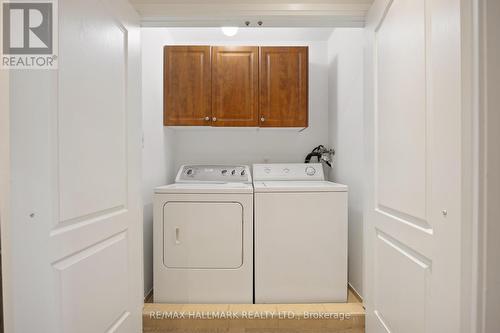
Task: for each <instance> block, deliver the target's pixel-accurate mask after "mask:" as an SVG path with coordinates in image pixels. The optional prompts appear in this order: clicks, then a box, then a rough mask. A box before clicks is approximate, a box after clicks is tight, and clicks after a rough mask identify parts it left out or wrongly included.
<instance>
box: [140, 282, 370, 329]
mask: <svg viewBox="0 0 500 333" xmlns="http://www.w3.org/2000/svg"><path fill="white" fill-rule="evenodd" d="M151 301H152V297H151V295H150V296H149V297H148V298H147V300H146V304H144V310H143V327H144V330H143V331H144V332H145V333H149V332H155V333H298V332H304V333H313V332H315V333H364V331H365V329H364V327H365V310H364V308H363V305H362V303H361V301H360V299H359V298H358V297H357V296H356V295H355V293H354V292H353V291H352V290H350V289H349V292H348V299H347V303H323V304H157V303H151Z"/></svg>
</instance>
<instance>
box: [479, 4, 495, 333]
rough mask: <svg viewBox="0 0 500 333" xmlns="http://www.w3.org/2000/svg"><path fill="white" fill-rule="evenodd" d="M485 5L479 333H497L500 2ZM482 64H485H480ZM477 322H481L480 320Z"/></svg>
mask: <svg viewBox="0 0 500 333" xmlns="http://www.w3.org/2000/svg"><path fill="white" fill-rule="evenodd" d="M483 4H484V6H485V8H484V9H485V13H486V17H485V21H486V22H485V25H484V26H483V28H484V29H485V31H484V33H485V34H486V36H485V39H484V43H485V45H484V46H485V47H486V49H485V50H484V52H485V54H483V56H485V58H483V59H481V64H482V65H485V66H486V67H484V69H485V73H484V75H485V81H484V82H483V84H484V87H483V88H484V94H485V95H484V96H485V99H486V100H485V104H484V107H485V108H486V111H485V115H484V119H482V120H483V122H484V123H483V126H484V127H483V128H482V130H484V131H485V133H484V137H483V139H484V146H483V149H484V150H485V151H484V154H485V156H484V158H485V160H484V164H485V165H484V169H483V170H484V175H483V177H484V178H483V181H484V183H483V188H482V190H483V191H484V192H483V193H482V194H484V195H485V196H486V198H485V199H486V202H484V206H483V207H484V209H485V211H484V216H483V218H484V220H485V224H486V225H485V226H484V229H483V240H484V243H481V244H482V245H483V251H484V258H482V259H483V262H482V263H481V264H482V269H483V274H484V275H483V276H482V278H483V281H482V282H483V284H484V285H483V290H481V291H480V292H482V293H483V295H482V298H483V311H484V313H483V315H484V317H483V318H481V319H482V320H483V323H482V326H483V327H482V332H498V331H499V330H500V316H499V313H500V261H499V260H498V254H499V253H500V241H499V238H500V223H498V222H499V220H500V208H499V205H498V202H499V199H500V173H499V170H500V151H499V149H498V142H499V141H500V134H499V133H500V132H499V128H500V112H499V110H500V95H499V93H498V92H499V91H500V66H499V63H498V59H499V58H500V38H499V37H498V32H499V31H500V23H499V21H498V17H499V15H500V2H498V1H497V0H488V1H484V2H483ZM483 61H484V62H485V63H483ZM481 319H480V320H481Z"/></svg>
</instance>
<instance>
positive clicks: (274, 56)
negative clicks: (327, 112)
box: [259, 47, 309, 127]
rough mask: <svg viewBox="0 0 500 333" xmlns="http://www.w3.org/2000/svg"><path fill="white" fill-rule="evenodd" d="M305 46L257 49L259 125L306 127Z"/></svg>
mask: <svg viewBox="0 0 500 333" xmlns="http://www.w3.org/2000/svg"><path fill="white" fill-rule="evenodd" d="M308 64H309V61H308V49H307V47H261V48H260V119H259V120H260V124H259V125H260V126H261V127H307V125H308V67H309V65H308Z"/></svg>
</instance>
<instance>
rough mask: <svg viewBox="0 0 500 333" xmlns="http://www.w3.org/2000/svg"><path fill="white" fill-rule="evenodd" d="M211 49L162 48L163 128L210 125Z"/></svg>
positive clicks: (190, 47)
mask: <svg viewBox="0 0 500 333" xmlns="http://www.w3.org/2000/svg"><path fill="white" fill-rule="evenodd" d="M210 62H211V59H210V46H165V49H164V68H163V70H164V93H163V96H164V97H163V98H164V113H163V122H164V125H165V126H203V125H210V119H211V83H210V80H211V78H210V75H211V73H210V67H211V65H210Z"/></svg>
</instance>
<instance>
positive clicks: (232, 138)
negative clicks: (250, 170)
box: [143, 28, 331, 168]
mask: <svg viewBox="0 0 500 333" xmlns="http://www.w3.org/2000/svg"><path fill="white" fill-rule="evenodd" d="M330 31H331V30H328V29H252V28H248V29H242V30H240V32H239V33H238V34H237V35H236V36H235V37H232V38H228V37H225V36H224V35H223V34H222V32H221V30H220V29H218V28H205V29H161V28H150V29H143V37H144V39H143V52H144V53H145V54H149V55H150V57H151V58H150V59H151V61H149V62H147V63H146V62H145V63H144V65H145V66H147V69H145V71H146V70H147V72H148V73H150V75H156V76H157V77H158V76H160V75H161V74H162V71H163V62H162V54H163V46H164V45H174V44H199V45H230V44H233V45H307V46H309V116H310V117H309V121H310V122H309V127H308V128H307V129H305V130H304V131H299V130H298V129H257V128H213V127H195V128H176V129H175V130H174V132H175V134H174V136H175V152H174V158H175V166H176V168H177V167H179V166H180V165H181V164H184V163H244V164H252V163H258V162H265V161H268V162H301V161H302V160H303V158H304V157H305V155H307V153H308V152H309V151H311V149H312V148H314V147H315V146H317V145H319V144H325V143H326V142H327V139H328V126H327V119H328V109H327V103H328V102H327V101H328V95H327V93H328V92H327V86H328V77H327V66H328V63H327V59H326V55H327V44H326V38H327V37H328V35H329V33H330ZM145 75H148V74H145ZM145 79H146V80H147V79H148V78H147V77H145ZM155 89H160V90H161V89H162V85H160V84H158V85H156V87H155ZM160 92H161V91H158V93H157V94H155V96H154V97H153V98H154V100H151V101H150V102H151V104H152V105H156V106H157V107H158V108H161V106H162V103H163V102H162V96H161V94H160Z"/></svg>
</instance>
